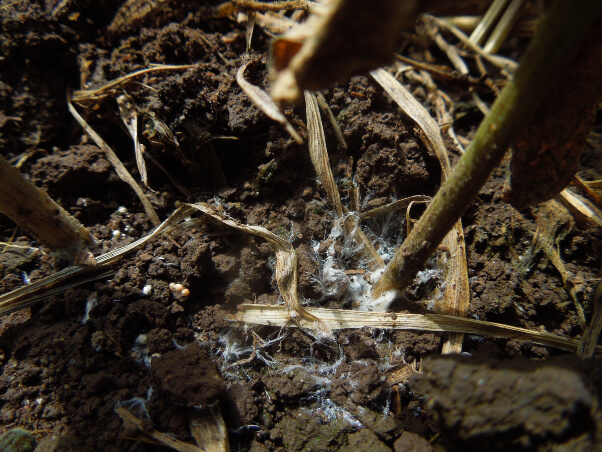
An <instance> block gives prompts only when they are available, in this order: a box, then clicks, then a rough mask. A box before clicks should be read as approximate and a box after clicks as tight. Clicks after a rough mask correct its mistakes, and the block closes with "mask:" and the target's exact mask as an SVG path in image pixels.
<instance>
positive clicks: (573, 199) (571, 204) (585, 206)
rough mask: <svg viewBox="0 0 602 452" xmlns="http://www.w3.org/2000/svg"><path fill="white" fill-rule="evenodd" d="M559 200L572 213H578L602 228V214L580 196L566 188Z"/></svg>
mask: <svg viewBox="0 0 602 452" xmlns="http://www.w3.org/2000/svg"><path fill="white" fill-rule="evenodd" d="M558 199H560V201H561V202H562V203H563V204H564V205H566V206H567V207H568V208H569V209H571V211H573V212H577V213H578V214H579V215H581V216H582V217H583V218H585V219H587V220H588V221H589V222H591V223H593V224H595V225H596V226H598V227H602V214H601V213H600V211H599V210H598V209H596V207H595V206H593V205H591V204H589V203H588V202H586V201H585V200H582V199H581V198H580V197H579V196H578V195H576V194H575V193H573V192H572V191H570V190H569V189H568V188H565V189H564V190H562V191H561V192H560V194H559V195H558Z"/></svg>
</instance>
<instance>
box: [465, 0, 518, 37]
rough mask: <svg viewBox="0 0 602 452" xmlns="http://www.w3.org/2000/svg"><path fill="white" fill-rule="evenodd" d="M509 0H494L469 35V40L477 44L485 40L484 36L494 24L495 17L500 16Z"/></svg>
mask: <svg viewBox="0 0 602 452" xmlns="http://www.w3.org/2000/svg"><path fill="white" fill-rule="evenodd" d="M508 1H509V0H494V1H493V3H492V4H491V6H490V7H489V9H487V12H486V13H485V15H484V16H483V19H482V20H481V21H480V22H479V24H478V25H477V26H476V28H475V29H474V31H473V32H472V34H471V35H470V38H469V39H470V41H471V42H474V43H475V44H477V45H481V44H482V43H483V41H484V40H485V36H487V34H488V33H489V31H490V30H491V29H492V28H493V27H494V26H495V23H496V21H497V18H498V17H500V14H502V11H504V9H505V8H506V5H507V4H508Z"/></svg>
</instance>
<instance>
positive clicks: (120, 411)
mask: <svg viewBox="0 0 602 452" xmlns="http://www.w3.org/2000/svg"><path fill="white" fill-rule="evenodd" d="M115 413H117V415H118V416H119V417H120V418H121V419H123V421H124V422H128V423H130V424H133V425H135V426H136V427H138V430H140V433H142V434H143V435H146V436H148V437H150V438H152V439H154V440H155V441H158V442H159V443H160V444H163V445H164V446H167V447H170V448H171V449H174V450H177V451H178V452H203V451H204V450H205V449H201V448H199V447H197V446H194V445H192V444H188V443H184V442H182V441H180V440H177V439H173V438H172V437H171V436H170V435H166V434H165V433H161V432H159V431H158V430H155V429H151V430H149V429H148V428H146V427H145V426H144V425H143V423H142V421H141V420H140V419H138V418H137V417H136V416H134V415H133V414H132V413H130V412H129V411H128V410H126V409H125V408H123V407H118V408H115Z"/></svg>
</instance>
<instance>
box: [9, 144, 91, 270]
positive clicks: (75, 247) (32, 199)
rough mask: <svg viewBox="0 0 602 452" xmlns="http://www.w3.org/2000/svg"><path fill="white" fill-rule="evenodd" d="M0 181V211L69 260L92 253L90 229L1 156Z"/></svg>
mask: <svg viewBox="0 0 602 452" xmlns="http://www.w3.org/2000/svg"><path fill="white" fill-rule="evenodd" d="M0 181H1V182H0V211H2V212H3V213H4V214H6V215H7V216H8V217H9V218H11V219H12V220H13V221H14V222H15V223H17V224H18V225H19V226H21V227H22V228H24V229H26V230H28V231H29V232H31V233H32V234H33V235H34V236H35V237H36V238H37V239H38V240H39V241H40V242H42V243H43V244H44V245H46V246H48V247H49V248H50V250H51V251H53V252H55V253H57V254H59V255H61V256H62V257H64V258H67V259H69V260H70V261H71V262H73V261H75V260H77V258H78V256H80V255H82V256H83V254H88V255H89V256H91V253H90V251H89V248H94V246H95V240H94V238H93V237H92V235H91V234H90V231H88V229H86V228H85V227H84V226H83V225H82V224H81V223H80V222H79V221H78V220H77V219H75V218H74V217H73V216H72V215H70V214H69V213H68V212H67V211H66V210H65V209H63V208H62V207H61V206H59V205H58V204H57V203H56V202H55V201H54V200H53V199H52V198H50V196H48V194H47V193H46V192H45V191H43V190H40V189H39V188H38V187H36V186H35V185H33V184H32V183H31V182H29V181H28V180H27V179H25V178H24V177H23V175H22V174H21V173H20V172H19V170H17V169H16V168H15V167H14V166H12V165H11V164H10V163H9V162H8V161H7V160H6V159H5V158H4V157H3V156H2V155H0ZM91 263H92V262H91Z"/></svg>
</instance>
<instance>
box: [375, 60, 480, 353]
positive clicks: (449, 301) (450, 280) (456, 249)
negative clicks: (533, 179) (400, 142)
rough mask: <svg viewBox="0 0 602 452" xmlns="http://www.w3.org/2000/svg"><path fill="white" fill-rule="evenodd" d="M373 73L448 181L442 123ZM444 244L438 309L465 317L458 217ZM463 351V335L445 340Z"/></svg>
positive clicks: (466, 298)
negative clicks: (443, 281)
mask: <svg viewBox="0 0 602 452" xmlns="http://www.w3.org/2000/svg"><path fill="white" fill-rule="evenodd" d="M371 75H372V77H374V79H375V80H376V81H377V82H378V83H379V84H380V85H381V86H382V87H383V89H384V90H385V91H386V92H387V93H388V94H389V95H390V96H391V98H392V99H393V100H394V101H395V102H396V103H397V105H399V107H400V108H401V109H402V111H403V112H404V114H406V115H407V116H409V117H410V118H411V119H412V120H414V121H415V122H416V124H417V125H418V126H419V127H420V129H421V133H420V138H421V140H422V142H423V143H424V145H425V146H426V147H427V149H429V150H430V151H432V152H433V153H434V154H435V155H436V156H437V158H438V160H439V164H440V165H441V180H442V181H445V180H446V179H447V178H448V176H449V174H450V172H451V165H450V163H449V158H448V155H447V149H446V147H445V144H444V143H443V139H442V138H441V133H440V131H439V126H438V125H437V123H436V122H435V120H434V119H433V118H432V117H431V115H430V114H429V113H428V111H426V109H425V108H424V107H423V106H422V105H421V104H420V102H418V101H417V100H416V98H415V97H414V96H412V94H411V93H410V92H409V91H408V90H407V89H406V88H405V87H404V86H403V85H402V84H401V83H399V82H398V81H397V80H396V79H395V78H394V77H393V76H392V75H391V74H389V73H388V72H386V71H384V70H383V69H377V70H376V71H372V72H371ZM442 243H443V245H444V246H445V247H447V249H448V250H449V260H448V266H449V267H448V276H447V279H446V282H447V284H446V289H445V292H444V295H443V302H442V303H438V306H439V311H440V312H444V313H446V314H453V315H460V316H465V315H466V312H467V311H468V304H469V301H470V289H469V284H468V267H467V264H466V246H465V244H464V232H463V230H462V221H461V220H458V221H457V222H456V223H455V224H454V226H453V227H452V229H451V231H449V233H448V234H447V235H446V236H445V238H444V239H443V242H442ZM461 350H462V337H461V336H453V337H452V338H451V339H450V341H446V343H445V344H444V347H443V351H444V353H447V352H450V353H451V352H457V353H459V352H461Z"/></svg>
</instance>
